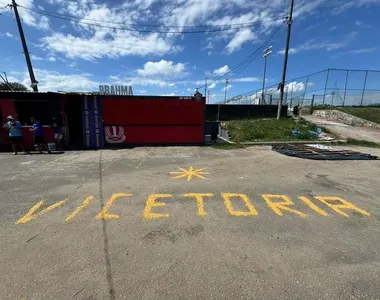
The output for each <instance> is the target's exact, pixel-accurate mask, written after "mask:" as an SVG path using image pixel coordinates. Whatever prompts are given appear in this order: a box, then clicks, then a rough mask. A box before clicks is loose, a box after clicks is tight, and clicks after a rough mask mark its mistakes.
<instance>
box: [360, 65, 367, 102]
mask: <svg viewBox="0 0 380 300" xmlns="http://www.w3.org/2000/svg"><path fill="white" fill-rule="evenodd" d="M367 77H368V71H365V79H364V86H363V93H362V100H361V101H360V106H363V99H364V92H365V87H366V85H367Z"/></svg>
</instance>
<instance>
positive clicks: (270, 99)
mask: <svg viewBox="0 0 380 300" xmlns="http://www.w3.org/2000/svg"><path fill="white" fill-rule="evenodd" d="M269 105H272V94H270V95H269Z"/></svg>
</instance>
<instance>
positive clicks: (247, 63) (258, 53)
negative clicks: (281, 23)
mask: <svg viewBox="0 0 380 300" xmlns="http://www.w3.org/2000/svg"><path fill="white" fill-rule="evenodd" d="M280 29H281V27H278V29H277V30H276V31H274V32H273V33H272V35H271V36H270V37H269V39H267V40H266V41H265V42H264V43H263V44H262V45H261V47H260V48H259V49H257V50H256V53H255V55H254V56H253V57H252V58H251V59H250V60H249V61H247V62H246V64H245V65H244V66H242V67H241V69H240V70H239V71H238V72H237V73H236V74H235V75H234V76H233V77H232V78H231V80H233V79H235V78H236V77H237V76H239V75H240V74H241V73H242V72H243V71H244V70H245V69H246V68H247V67H248V66H249V65H250V64H251V63H252V62H253V61H254V60H255V59H256V58H257V56H258V55H260V54H261V49H263V48H265V47H266V46H268V45H269V44H271V43H273V42H274V41H275V40H276V39H275V36H276V35H277V34H278V33H279V31H280ZM285 31H286V30H285V29H284V30H283V31H282V32H285Z"/></svg>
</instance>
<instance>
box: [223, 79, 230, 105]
mask: <svg viewBox="0 0 380 300" xmlns="http://www.w3.org/2000/svg"><path fill="white" fill-rule="evenodd" d="M229 83H230V80H229V79H228V78H226V87H225V88H224V104H226V103H227V86H228V84H229Z"/></svg>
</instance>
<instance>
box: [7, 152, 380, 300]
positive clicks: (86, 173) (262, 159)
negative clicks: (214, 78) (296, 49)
mask: <svg viewBox="0 0 380 300" xmlns="http://www.w3.org/2000/svg"><path fill="white" fill-rule="evenodd" d="M356 150H357V149H356ZM364 150H365V151H371V153H372V154H373V155H378V156H380V150H379V149H364ZM0 164H1V166H2V171H3V172H2V173H1V175H0V180H1V181H0V182H1V185H0V191H1V193H0V220H1V222H2V224H1V231H0V241H1V252H0V269H1V272H0V295H2V296H1V299H86V300H89V299H292V300H293V299H329V300H332V299H380V286H379V282H380V251H379V249H380V239H379V236H380V226H379V225H380V202H379V198H380V190H379V188H378V186H379V178H380V168H379V162H378V161H333V162H324V161H310V160H302V159H297V158H290V157H287V156H283V155H281V154H279V153H276V152H273V151H271V150H270V148H269V147H251V148H245V149H237V150H228V151H227V150H215V149H213V148H209V147H164V148H135V149H126V150H115V151H113V150H104V151H84V152H67V153H65V154H61V155H30V156H21V155H20V156H11V155H9V154H0Z"/></svg>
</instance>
